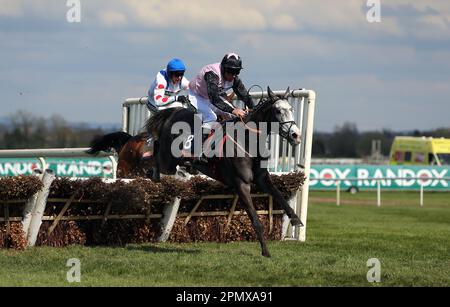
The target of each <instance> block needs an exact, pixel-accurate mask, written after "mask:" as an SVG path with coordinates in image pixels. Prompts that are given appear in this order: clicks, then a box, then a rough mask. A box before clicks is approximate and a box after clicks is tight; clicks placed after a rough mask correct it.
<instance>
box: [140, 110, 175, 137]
mask: <svg viewBox="0 0 450 307" xmlns="http://www.w3.org/2000/svg"><path fill="white" fill-rule="evenodd" d="M180 109H181V110H183V109H182V108H169V109H165V110H161V111H158V112H156V113H155V114H154V115H152V116H151V117H150V118H149V119H148V121H147V123H146V124H145V128H146V130H147V132H148V133H149V134H150V135H153V136H157V134H158V131H161V126H162V125H163V124H164V122H165V121H166V120H167V119H169V117H170V116H171V115H172V114H173V113H174V111H177V110H180Z"/></svg>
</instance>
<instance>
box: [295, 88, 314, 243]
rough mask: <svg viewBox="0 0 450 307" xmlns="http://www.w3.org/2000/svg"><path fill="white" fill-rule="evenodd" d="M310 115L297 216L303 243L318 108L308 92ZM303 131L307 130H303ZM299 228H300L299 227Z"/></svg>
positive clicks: (304, 138)
mask: <svg viewBox="0 0 450 307" xmlns="http://www.w3.org/2000/svg"><path fill="white" fill-rule="evenodd" d="M307 105H308V114H307V116H308V117H307V121H306V123H305V122H303V126H305V125H306V135H303V141H304V142H305V147H304V148H305V152H304V154H303V157H304V159H305V160H304V161H305V176H306V179H305V182H304V183H303V186H302V189H301V200H300V206H299V205H297V215H298V216H299V217H300V220H301V221H302V223H303V227H300V230H299V234H298V238H297V239H298V240H299V241H301V242H305V241H306V221H307V217H308V197H309V181H310V179H309V177H310V171H311V152H312V141H313V128H314V111H315V106H316V93H315V92H314V91H308V102H307ZM302 131H305V129H303V128H302ZM297 227H298V226H297Z"/></svg>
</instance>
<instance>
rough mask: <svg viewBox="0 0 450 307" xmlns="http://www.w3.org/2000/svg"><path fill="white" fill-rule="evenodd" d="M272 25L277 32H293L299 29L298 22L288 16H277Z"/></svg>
mask: <svg viewBox="0 0 450 307" xmlns="http://www.w3.org/2000/svg"><path fill="white" fill-rule="evenodd" d="M272 25H273V27H274V28H275V29H277V30H287V31H291V30H297V29H298V24H297V22H296V21H295V19H294V18H293V17H292V16H290V15H288V14H281V15H278V16H276V17H275V18H274V19H273V21H272Z"/></svg>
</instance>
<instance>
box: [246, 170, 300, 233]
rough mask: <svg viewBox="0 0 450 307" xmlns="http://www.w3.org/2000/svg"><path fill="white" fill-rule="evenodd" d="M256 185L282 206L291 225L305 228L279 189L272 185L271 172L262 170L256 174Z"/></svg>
mask: <svg viewBox="0 0 450 307" xmlns="http://www.w3.org/2000/svg"><path fill="white" fill-rule="evenodd" d="M255 183H256V184H257V185H258V187H259V188H260V189H261V190H262V191H263V192H265V193H268V194H270V195H272V197H273V199H274V201H275V202H276V203H278V204H279V205H281V207H282V208H283V209H284V211H285V212H286V214H287V216H288V217H289V218H290V219H291V224H292V225H293V226H303V223H302V221H301V220H300V219H299V217H298V216H297V214H295V212H294V210H293V209H292V208H291V206H289V204H288V203H287V201H286V200H285V199H284V197H283V195H282V194H281V192H280V190H278V189H277V187H275V186H274V185H273V183H272V180H271V179H270V175H269V172H268V171H267V169H260V170H259V171H258V172H257V173H256V174H255Z"/></svg>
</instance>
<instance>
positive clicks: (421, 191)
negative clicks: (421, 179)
mask: <svg viewBox="0 0 450 307" xmlns="http://www.w3.org/2000/svg"><path fill="white" fill-rule="evenodd" d="M420 206H421V207H423V184H421V185H420Z"/></svg>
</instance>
